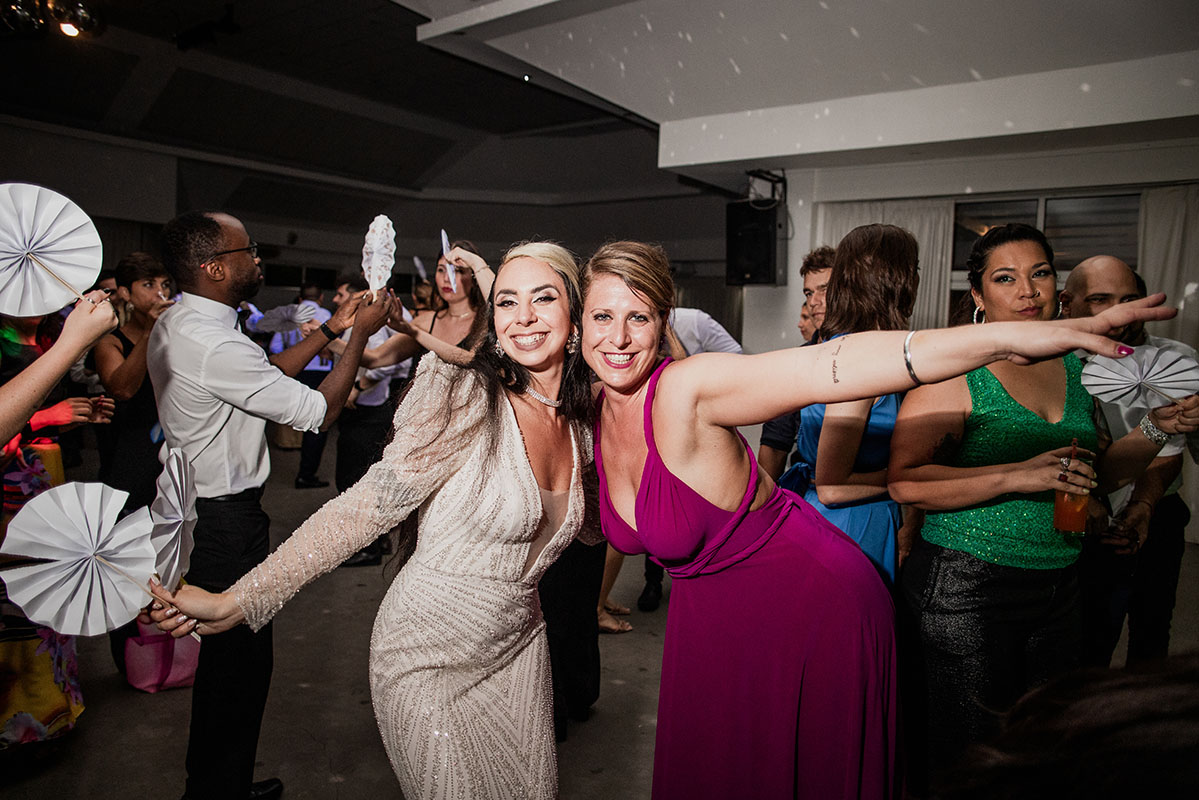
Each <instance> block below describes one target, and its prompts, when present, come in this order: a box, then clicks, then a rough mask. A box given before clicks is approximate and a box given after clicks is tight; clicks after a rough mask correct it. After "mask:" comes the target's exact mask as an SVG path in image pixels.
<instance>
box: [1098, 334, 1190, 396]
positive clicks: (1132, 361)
mask: <svg viewBox="0 0 1199 800" xmlns="http://www.w3.org/2000/svg"><path fill="white" fill-rule="evenodd" d="M1082 385H1083V386H1085V387H1086V389H1087V391H1088V392H1090V393H1091V394H1092V395H1093V396H1095V397H1097V398H1099V399H1100V400H1102V401H1104V402H1106V403H1114V404H1116V405H1120V406H1126V407H1129V408H1144V409H1151V408H1157V407H1158V406H1164V405H1168V404H1169V403H1172V402H1176V401H1177V400H1180V399H1182V398H1183V397H1186V396H1187V395H1189V394H1195V393H1196V392H1199V363H1197V362H1196V361H1195V359H1193V358H1189V357H1188V356H1185V355H1183V354H1181V353H1177V352H1174V351H1173V350H1166V349H1163V348H1160V347H1153V346H1142V347H1138V348H1137V349H1136V350H1135V351H1133V354H1132V355H1130V356H1125V357H1124V358H1118V359H1117V358H1108V357H1106V356H1094V357H1092V358H1091V359H1090V360H1088V361H1087V364H1086V366H1085V367H1083V370H1082Z"/></svg>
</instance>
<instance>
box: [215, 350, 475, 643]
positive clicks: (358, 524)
mask: <svg viewBox="0 0 1199 800" xmlns="http://www.w3.org/2000/svg"><path fill="white" fill-rule="evenodd" d="M461 372H462V371H461V370H460V368H458V367H454V366H451V365H449V364H446V363H445V362H443V361H441V360H440V359H438V358H437V356H436V355H435V354H433V353H430V354H428V355H427V356H425V358H424V359H422V361H421V364H420V368H419V370H418V373H417V377H416V379H415V380H414V381H413V384H412V386H411V388H410V389H409V391H408V394H407V395H406V397H405V398H404V400H403V402H402V403H401V404H400V407H399V409H397V411H396V416H395V423H394V425H395V436H394V438H393V440H392V442H391V444H389V445H388V446H387V448H386V449H385V450H384V451H383V456H382V458H381V459H380V460H379V461H378V462H377V463H375V464H374V465H373V466H372V467H371V468H370V469H369V470H368V471H367V473H366V475H365V476H363V478H362V479H361V480H360V481H358V482H357V483H356V484H354V486H352V487H351V488H350V489H349V490H347V491H346V492H344V493H342V494H341V495H339V496H337V497H335V498H334V499H332V500H330V501H329V502H328V503H326V504H325V505H324V506H322V507H321V509H320V510H319V511H317V512H316V513H315V514H313V515H312V516H311V517H310V518H309V519H308V520H307V521H306V522H305V523H304V524H303V525H301V526H300V527H299V528H298V529H297V530H296V532H295V533H293V534H292V535H291V536H290V537H289V538H288V539H287V541H285V542H284V543H283V544H281V545H280V546H279V548H278V549H277V550H275V552H274V553H272V554H271V555H270V557H269V558H267V559H266V560H265V561H263V562H262V563H261V564H259V565H258V566H257V567H255V568H254V569H253V570H251V571H250V572H248V573H246V574H245V575H244V576H243V577H242V578H241V580H239V581H238V582H237V583H236V584H234V586H233V588H232V589H231V591H232V592H233V594H234V597H235V599H236V600H237V604H238V606H240V607H241V610H242V612H243V613H244V614H245V617H246V623H247V624H248V625H249V626H250V627H251V628H252V629H253V630H255V631H257V630H258V629H260V628H261V627H262V626H264V625H266V623H267V622H269V621H270V620H271V617H273V616H274V615H275V614H276V613H277V612H278V611H279V609H281V608H282V607H283V604H284V603H286V602H287V601H288V600H290V599H291V597H292V596H293V595H295V593H296V592H298V591H299V590H300V589H301V588H302V587H304V586H305V585H306V584H308V583H310V582H311V581H313V580H314V579H316V578H317V577H319V576H320V575H323V574H325V573H326V572H330V571H332V570H333V569H334V568H335V567H337V566H338V565H339V564H340V563H341V562H342V561H344V560H345V559H346V558H348V557H349V556H351V555H352V554H354V553H355V552H357V551H358V550H359V549H361V548H362V547H364V546H366V545H367V544H369V543H370V542H372V541H374V540H375V539H376V538H377V537H378V536H379V535H381V534H383V533H385V532H387V531H388V530H390V529H391V528H392V527H394V526H395V525H397V524H398V523H399V522H401V521H402V520H403V519H404V518H405V517H406V516H408V514H409V513H411V512H412V511H413V510H414V509H416V508H417V506H419V505H420V504H421V503H423V502H424V501H425V499H426V498H428V497H429V496H430V495H432V494H433V493H434V492H436V491H437V490H438V489H439V488H441V486H443V485H444V484H445V482H446V481H447V480H448V479H449V478H450V477H451V476H452V475H453V474H454V473H455V472H456V471H457V470H458V469H459V468H460V467H461V466H462V464H463V463H464V462H465V461H466V459H467V458H468V456H469V454H470V451H471V449H472V448H473V447H474V446H475V445H476V442H477V439H478V432H479V430H480V429H481V428H482V425H483V421H484V416H485V414H486V409H487V398H486V392H485V391H483V389H482V388H481V386H480V384H479V382H478V379H477V378H476V377H475V376H474V375H473V374H470V373H467V374H460V373H461ZM455 375H457V378H458V379H457V380H456V381H455V380H454V377H455ZM451 394H452V396H451ZM447 404H448V408H447ZM443 423H444V426H443Z"/></svg>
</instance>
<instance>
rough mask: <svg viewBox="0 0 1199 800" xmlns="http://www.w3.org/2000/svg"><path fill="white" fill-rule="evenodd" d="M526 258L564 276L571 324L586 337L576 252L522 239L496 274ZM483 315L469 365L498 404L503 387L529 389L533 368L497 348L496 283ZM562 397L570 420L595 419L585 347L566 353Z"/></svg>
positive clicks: (560, 409) (561, 410) (562, 412)
mask: <svg viewBox="0 0 1199 800" xmlns="http://www.w3.org/2000/svg"><path fill="white" fill-rule="evenodd" d="M522 257H528V258H533V259H536V260H538V261H543V262H545V263H546V264H548V265H549V267H550V269H552V270H553V271H554V272H555V273H557V275H558V277H559V278H561V279H562V283H563V285H564V286H565V287H566V300H567V302H568V303H569V304H570V323H571V325H573V326H574V330H575V333H577V334H578V336H582V331H583V298H582V293H581V291H580V288H579V267H578V262H577V261H576V259H575V257H574V254H572V253H571V252H570V251H569V250H567V249H566V248H565V247H562V246H561V245H559V244H556V243H554V242H521V243H520V244H516V245H513V246H512V247H511V248H509V250H508V252H507V253H505V254H504V258H503V259H502V260H501V261H500V265H499V267H497V268H496V277H497V278H498V277H499V273H500V272H501V271H503V269H504V265H505V264H507V263H508V262H509V261H512V260H514V259H517V258H522ZM480 316H483V317H484V322H485V325H484V328H483V331H484V333H483V337H482V339H481V341H480V342H479V346H478V348H477V349H476V350H475V357H474V359H473V360H472V361H471V363H470V364H469V367H470V368H471V369H473V370H475V371H476V372H478V373H479V374H480V375H482V376H483V378H484V380H485V381H486V385H487V391H488V395H489V396H490V398H491V401H492V404H493V405H495V404H497V403H498V402H499V396H500V393H501V391H502V390H503V389H509V390H511V391H513V392H516V393H518V394H519V393H520V392H523V391H524V390H525V389H527V388H529V371H528V370H527V369H525V368H524V367H523V366H521V365H520V364H518V363H516V362H515V361H513V360H512V359H511V358H509V357H508V356H507V354H506V353H504V352H503V350H499V349H497V348H496V343H497V339H496V335H495V284H492V287H491V296H490V297H489V298H488V302H487V310H486V312H485V314H482V315H480ZM558 399H559V400H561V401H562V405H560V406H559V407H558V414H559V415H560V416H564V417H566V418H567V419H570V420H583V421H590V420H591V415H592V412H593V409H594V405H593V403H592V401H591V370H590V368H589V367H588V366H587V362H586V361H584V360H583V353H582V347H579V346H576V347H575V348H574V352H573V353H571V352H569V351H567V353H566V363H565V365H564V366H563V369H562V386H561V389H560V390H559V392H558Z"/></svg>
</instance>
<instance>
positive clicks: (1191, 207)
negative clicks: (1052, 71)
mask: <svg viewBox="0 0 1199 800" xmlns="http://www.w3.org/2000/svg"><path fill="white" fill-rule="evenodd" d="M1139 238H1140V244H1139V248H1138V251H1137V271H1138V272H1140V273H1141V276H1142V277H1143V278H1144V279H1145V284H1146V285H1147V286H1148V287H1149V291H1150V292H1165V293H1166V302H1167V303H1169V304H1170V305H1172V306H1176V307H1177V308H1178V316H1176V317H1174V319H1171V320H1167V321H1165V322H1151V323H1149V326H1148V329H1149V332H1150V333H1152V334H1154V335H1155V336H1165V337H1166V338H1168V339H1176V340H1177V341H1180V342H1186V343H1187V344H1189V345H1190V346H1191V347H1199V184H1193V183H1192V184H1188V185H1185V186H1167V187H1165V188H1161V189H1146V190H1145V191H1144V192H1142V193H1141V224H1140V237H1139ZM1180 494H1181V495H1182V498H1183V500H1185V501H1186V504H1187V505H1188V506H1190V508H1191V509H1192V510H1194V509H1199V470H1197V469H1196V466H1195V462H1194V461H1193V460H1191V459H1189V458H1187V457H1186V456H1183V460H1182V490H1181V492H1180ZM1186 538H1187V540H1188V541H1191V542H1199V514H1193V515H1192V517H1191V524H1190V525H1189V526H1188V527H1187V532H1186Z"/></svg>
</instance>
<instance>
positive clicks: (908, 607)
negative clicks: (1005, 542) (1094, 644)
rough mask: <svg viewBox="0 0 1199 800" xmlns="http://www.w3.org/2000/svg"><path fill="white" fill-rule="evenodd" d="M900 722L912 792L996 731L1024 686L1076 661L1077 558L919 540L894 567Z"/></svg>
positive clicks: (1031, 685)
mask: <svg viewBox="0 0 1199 800" xmlns="http://www.w3.org/2000/svg"><path fill="white" fill-rule="evenodd" d="M899 585H900V606H901V610H900V611H899V616H900V619H899V629H900V631H899V632H900V636H901V637H902V639H901V647H902V648H903V650H902V651H901V652H902V653H903V655H902V657H901V664H900V678H901V680H902V681H903V683H902V686H903V690H904V712H905V717H906V718H907V719H906V724H905V727H906V729H907V731H908V736H907V739H908V751H909V765H910V776H911V781H912V783H913V787H912V788H913V789H914V790H915V791H916V792H917V794H919V792H920V791H922V790H923V789H924V787H925V785H926V784H927V781H928V780H929V778H930V775H931V778H932V780H933V782H934V784H935V780H936V776H937V774H938V773H940V772H942V771H943V770H946V769H948V768H951V767H953V766H954V763H955V762H956V761H957V760H958V758H959V757H960V756H961V754H962V752H963V751H964V750H965V748H966V747H967V746H969V745H970V744H973V743H977V742H982V741H985V740H986V739H988V738H990V737H991V736H993V735H995V734H996V733H998V732H999V721H1000V718H999V715H1000V714H1001V713H1002V712H1004V711H1007V710H1008V709H1010V708H1011V707H1012V705H1014V704H1015V702H1016V700H1018V699H1019V698H1020V697H1021V696H1022V695H1023V694H1024V693H1025V692H1027V691H1028V690H1029V689H1032V688H1035V687H1036V686H1039V685H1041V684H1043V683H1045V682H1046V681H1048V680H1050V679H1051V678H1054V677H1056V676H1058V675H1061V674H1063V673H1065V672H1067V671H1069V670H1070V669H1072V668H1074V667H1075V666H1077V663H1078V648H1079V589H1078V571H1077V567H1076V565H1070V566H1069V567H1063V568H1061V569H1043V570H1041V569H1023V568H1020V567H1009V566H1003V565H999V564H991V563H989V562H986V561H982V560H980V559H978V558H975V557H974V556H972V555H970V554H968V553H963V552H960V551H957V550H949V549H946V548H943V547H938V546H937V545H934V544H930V543H928V542H925V541H924V540H923V539H921V540H918V541H917V543H916V545H915V546H914V547H913V549H912V553H911V555H910V556H908V559H907V561H906V562H905V563H904V567H903V571H902V573H901V575H900V583H899Z"/></svg>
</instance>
